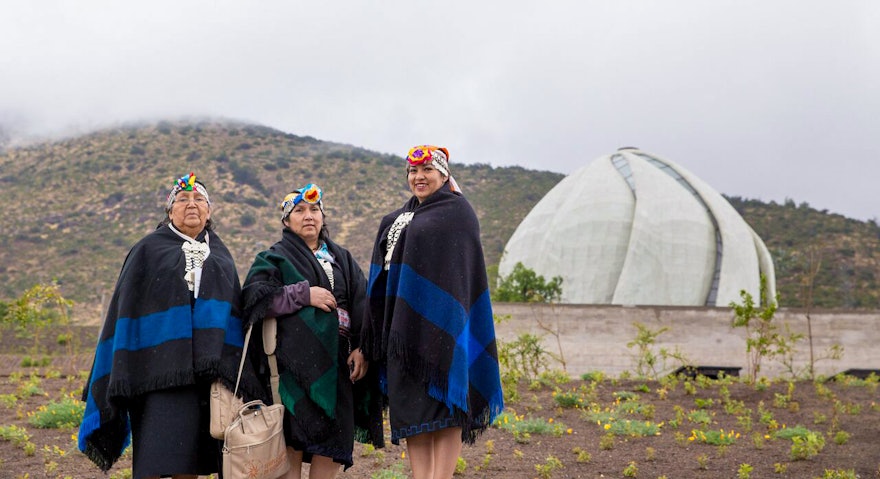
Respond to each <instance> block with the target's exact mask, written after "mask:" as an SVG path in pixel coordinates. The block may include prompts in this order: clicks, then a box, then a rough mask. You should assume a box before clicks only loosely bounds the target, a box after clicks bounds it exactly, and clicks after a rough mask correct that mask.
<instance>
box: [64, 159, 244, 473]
mask: <svg viewBox="0 0 880 479" xmlns="http://www.w3.org/2000/svg"><path fill="white" fill-rule="evenodd" d="M165 213H166V216H165V219H164V220H163V221H162V223H161V224H160V225H159V227H158V228H157V229H156V230H155V231H153V232H152V233H150V234H148V235H147V236H145V237H144V238H143V239H141V240H140V241H138V243H137V244H135V245H134V247H132V249H131V251H129V253H128V256H126V258H125V263H124V264H123V266H122V271H121V272H120V274H119V279H118V281H117V283H116V289H115V291H114V293H113V297H112V298H111V300H110V306H109V308H108V311H107V317H106V319H105V321H104V326H103V328H102V330H101V336H100V339H99V342H98V345H97V348H96V350H95V360H94V365H93V366H92V371H91V375H90V377H89V382H88V386H87V387H86V388H85V390H84V391H83V400H84V401H86V408H85V414H84V417H83V421H82V424H81V425H80V428H79V437H78V443H79V448H80V450H81V451H83V452H84V453H85V454H86V455H88V457H89V458H90V459H91V460H92V461H93V462H94V463H95V464H96V465H98V467H100V468H101V469H102V470H103V471H107V470H109V469H110V468H111V467H112V466H113V464H114V463H115V462H116V460H117V459H119V456H120V455H121V454H122V452H123V451H124V450H125V448H126V447H127V446H128V444H129V441H130V442H131V445H132V476H133V477H134V479H142V478H154V477H159V476H167V475H171V476H172V477H175V478H181V477H187V478H194V477H196V475H208V474H212V473H216V472H217V471H218V470H219V466H220V446H219V443H218V442H217V441H216V440H215V439H213V438H212V437H211V436H210V434H209V427H208V424H209V417H210V416H209V408H208V402H209V400H208V397H209V388H210V384H211V383H212V382H213V381H214V380H215V379H217V378H221V379H223V380H224V382H225V383H226V385H227V386H228V387H230V388H231V387H232V385H233V384H234V382H235V378H236V374H237V372H238V371H237V369H238V361H239V358H240V357H241V347H242V342H243V340H244V335H243V334H242V327H241V320H240V318H239V310H238V309H239V296H240V292H241V288H240V285H239V281H238V273H237V272H236V269H235V263H234V262H233V260H232V255H230V253H229V250H228V249H227V248H226V246H225V245H224V244H223V241H221V240H220V237H219V236H217V234H216V233H215V232H214V231H213V228H212V225H211V200H210V198H209V197H208V190H207V189H206V188H205V186H204V185H203V184H202V183H200V182H197V181H196V177H195V175H194V174H192V173H190V174H189V175H187V176H184V177H183V178H180V179H179V180H177V182H176V183H175V185H174V186H173V187H172V189H171V192H170V193H169V195H168V199H167V203H166V209H165ZM252 376H253V374H252V373H251V374H248V375H247V377H252ZM242 389H243V391H245V393H246V394H247V393H248V392H250V393H251V395H254V394H258V393H259V392H260V391H261V389H260V384H259V383H257V382H253V381H244V382H243V383H242Z"/></svg>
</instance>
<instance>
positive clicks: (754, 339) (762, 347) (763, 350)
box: [730, 274, 780, 382]
mask: <svg viewBox="0 0 880 479" xmlns="http://www.w3.org/2000/svg"><path fill="white" fill-rule="evenodd" d="M739 295H740V297H741V298H742V303H741V304H737V303H736V302H735V301H731V302H730V307H731V308H732V309H733V313H734V320H733V326H734V327H744V328H746V357H747V359H748V380H749V382H755V380H756V379H757V377H758V373H759V372H760V371H761V363H762V361H763V360H764V359H768V360H769V359H772V358H773V357H775V356H776V355H777V354H778V353H779V350H778V346H779V343H780V341H779V338H780V336H779V333H778V332H777V330H778V328H777V326H776V324H775V323H774V322H773V316H774V315H775V314H776V308H777V306H776V305H777V302H776V298H773V300H772V301H770V300H769V298H768V297H767V277H766V276H764V275H763V274H762V275H761V288H760V295H761V296H760V298H759V304H755V300H754V298H753V297H752V295H751V294H749V292H748V291H746V290H742V291H740V293H739Z"/></svg>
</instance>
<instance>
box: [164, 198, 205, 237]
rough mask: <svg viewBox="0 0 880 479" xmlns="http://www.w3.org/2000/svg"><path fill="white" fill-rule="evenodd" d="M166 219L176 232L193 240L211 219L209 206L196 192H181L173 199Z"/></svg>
mask: <svg viewBox="0 0 880 479" xmlns="http://www.w3.org/2000/svg"><path fill="white" fill-rule="evenodd" d="M168 217H169V218H171V223H172V224H173V225H174V227H175V228H177V229H178V231H180V232H181V233H183V234H185V235H187V236H189V237H191V238H195V237H196V236H198V234H199V233H201V232H202V230H203V229H205V225H206V224H207V223H208V219H210V218H211V206H210V205H209V204H208V200H207V198H205V197H204V196H202V194H201V193H199V192H198V191H195V190H193V191H181V192H179V193H177V196H175V197H174V203H172V204H171V211H169V212H168Z"/></svg>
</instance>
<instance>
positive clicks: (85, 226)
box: [0, 121, 562, 303]
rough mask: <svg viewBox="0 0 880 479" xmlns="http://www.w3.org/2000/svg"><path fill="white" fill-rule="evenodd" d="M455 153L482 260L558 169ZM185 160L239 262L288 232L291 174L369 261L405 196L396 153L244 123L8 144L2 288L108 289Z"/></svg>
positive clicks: (494, 256)
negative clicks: (310, 188) (47, 284)
mask: <svg viewBox="0 0 880 479" xmlns="http://www.w3.org/2000/svg"><path fill="white" fill-rule="evenodd" d="M410 146H412V145H401V152H405V151H406V150H407V149H408V148H409V147H410ZM451 153H452V155H451V158H450V160H451V162H450V166H451V167H452V171H453V174H454V175H455V177H456V180H457V181H458V182H459V184H460V185H461V187H462V189H463V190H464V192H465V194H466V195H467V197H468V199H469V200H470V201H471V203H472V204H473V205H474V209H475V210H476V211H477V214H478V215H479V217H480V220H481V227H482V236H483V243H484V247H485V251H486V258H487V262H488V263H489V264H494V263H497V262H498V260H499V258H500V255H501V252H502V250H503V247H504V243H505V242H506V241H507V238H508V237H510V235H511V234H512V233H513V230H514V229H515V228H516V225H517V224H519V222H520V220H522V218H523V217H524V216H525V215H526V214H527V213H528V212H529V210H530V209H531V208H532V206H534V204H535V203H537V201H538V200H539V199H540V198H541V197H542V196H543V195H544V193H546V192H547V191H548V190H549V189H550V188H551V187H552V186H553V185H555V184H556V183H557V182H558V181H559V180H560V179H561V178H562V175H560V174H558V173H551V172H541V171H528V170H525V169H523V168H519V167H508V168H493V167H491V166H489V165H486V164H476V165H461V164H457V163H456V156H455V152H454V151H453V152H451ZM189 171H195V172H196V173H197V175H198V177H199V179H201V180H203V181H204V182H205V183H206V184H207V186H208V188H209V191H210V192H211V200H212V202H214V204H215V209H214V214H213V218H214V220H215V221H216V222H217V231H218V233H219V234H220V235H221V236H222V237H223V239H224V241H225V242H226V244H227V245H228V246H229V248H230V250H231V251H232V253H233V255H234V257H235V260H236V264H238V266H239V273H240V274H241V275H244V274H245V273H246V271H247V267H248V266H249V265H250V262H251V261H252V260H253V256H254V254H256V253H257V252H258V251H260V250H261V249H263V248H266V247H268V246H269V245H271V244H272V243H273V242H275V241H276V240H277V239H278V238H279V237H280V230H281V223H280V220H279V211H278V203H279V202H280V201H281V198H282V197H283V196H284V195H285V194H286V193H287V192H289V191H290V190H291V189H293V188H295V187H298V186H302V185H304V184H306V183H309V182H314V183H317V184H319V185H321V186H322V187H323V188H324V190H325V195H326V196H325V198H326V199H325V203H326V211H327V225H328V227H329V229H330V233H331V236H332V237H333V238H334V239H335V240H336V241H338V242H339V243H341V244H342V245H344V246H346V247H347V248H348V249H350V250H351V251H352V253H353V254H354V255H355V257H356V259H357V260H358V262H359V263H360V264H361V265H362V267H363V268H365V269H366V268H368V265H369V258H370V252H371V250H372V246H373V238H374V236H375V234H376V228H377V226H378V224H379V220H380V219H381V217H382V216H383V215H385V214H387V213H388V212H390V211H392V210H393V209H395V208H397V207H399V206H400V205H401V204H402V203H403V202H404V201H405V200H406V199H407V198H409V196H410V193H409V190H408V188H407V186H406V176H405V173H404V163H403V161H402V158H401V157H400V156H395V155H386V154H379V153H375V152H371V151H367V150H364V149H361V148H357V147H353V146H350V145H343V144H337V143H330V142H324V141H319V140H316V139H314V138H311V137H307V136H296V135H291V134H286V133H283V132H280V131H277V130H274V129H271V128H266V127H262V126H255V125H248V124H242V123H235V122H216V121H215V122H207V121H206V122H180V123H170V122H160V123H158V124H152V125H137V126H131V127H125V128H119V129H113V130H105V131H99V132H96V133H93V134H89V135H86V136H81V137H76V138H71V139H66V140H61V141H56V142H51V143H42V144H36V145H32V146H29V147H22V148H11V149H8V150H6V151H5V152H3V151H2V150H0V172H2V173H0V188H2V193H0V199H2V203H3V204H4V205H5V208H3V209H2V210H0V224H3V229H2V231H0V278H2V280H0V300H10V299H12V298H15V297H17V296H18V295H20V294H21V293H22V292H23V291H24V290H25V289H27V288H28V287H30V286H31V285H33V284H34V283H36V282H41V281H49V280H52V279H56V280H58V281H59V282H60V283H61V285H62V289H63V294H64V295H65V296H66V297H68V298H70V299H73V300H75V301H77V302H96V303H97V302H99V301H100V299H101V297H102V295H104V294H109V293H110V292H111V291H112V289H113V287H114V282H115V280H116V276H117V275H118V273H119V268H120V267H121V265H122V261H123V259H124V257H125V253H126V252H127V251H128V249H129V248H130V247H131V245H132V244H134V242H136V241H137V240H138V239H140V238H141V237H142V236H143V235H144V234H146V233H147V232H149V231H151V230H153V229H154V228H155V227H156V225H157V224H158V222H159V221H160V220H161V218H162V214H163V206H164V200H165V196H166V195H167V193H168V190H169V189H170V185H171V184H172V182H173V181H174V179H175V178H177V177H178V176H180V175H182V174H184V173H186V172H189Z"/></svg>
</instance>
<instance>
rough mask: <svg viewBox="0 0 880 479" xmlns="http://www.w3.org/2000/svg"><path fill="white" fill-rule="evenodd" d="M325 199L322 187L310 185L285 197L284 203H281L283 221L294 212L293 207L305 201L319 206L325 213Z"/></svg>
mask: <svg viewBox="0 0 880 479" xmlns="http://www.w3.org/2000/svg"><path fill="white" fill-rule="evenodd" d="M322 198H324V190H322V189H321V187H320V186H318V185H316V184H314V183H309V184H307V185H306V186H303V187H302V188H300V189H298V190H295V191H294V192H293V193H290V194H288V195H287V196H285V197H284V201H282V202H281V219H282V220H283V219H284V218H287V216H288V215H290V212H291V211H293V207H294V206H296V205H298V204H300V203H301V202H303V201H305V202H306V203H309V204H312V205H314V204H317V205H318V206H319V207H320V208H321V211H324V203H323V201H321V200H322Z"/></svg>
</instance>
